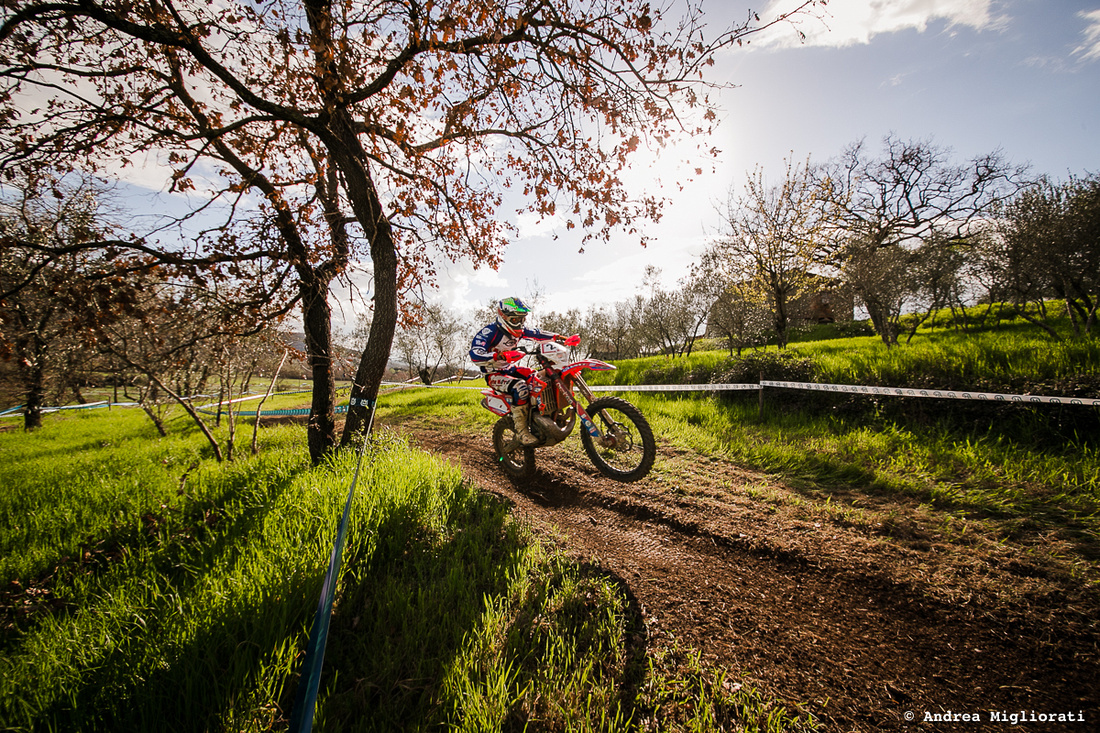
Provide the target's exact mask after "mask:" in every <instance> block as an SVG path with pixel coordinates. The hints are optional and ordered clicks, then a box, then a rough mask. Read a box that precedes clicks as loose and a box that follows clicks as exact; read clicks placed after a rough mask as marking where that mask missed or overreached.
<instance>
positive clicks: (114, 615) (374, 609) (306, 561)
mask: <svg viewBox="0 0 1100 733" xmlns="http://www.w3.org/2000/svg"><path fill="white" fill-rule="evenodd" d="M422 393H423V391H421V394H422ZM431 394H432V395H433V397H432V399H433V400H437V401H438V402H439V403H440V405H441V413H442V414H444V415H445V414H447V412H448V411H451V413H452V416H453V417H455V418H457V417H458V416H459V415H461V414H465V413H466V411H469V410H470V409H471V408H470V407H469V406H468V402H469V401H470V400H473V399H475V398H476V397H477V393H476V392H467V393H457V392H452V393H441V392H439V391H435V392H432V393H431ZM447 394H449V395H450V396H448V397H444V395H447ZM419 399H422V397H421V395H416V394H413V393H410V394H408V395H401V396H399V397H398V396H394V397H392V398H388V400H387V401H388V402H394V401H397V400H404V401H405V406H406V408H408V409H412V410H415V412H416V413H417V414H420V415H423V409H424V405H423V404H420V403H418V402H417V401H418V400H419ZM486 415H488V413H486ZM433 419H434V418H433ZM488 422H491V417H490V419H489V420H488ZM169 428H170V437H169V438H164V439H162V438H158V437H156V434H155V432H154V431H153V429H152V428H151V426H150V425H149V424H148V420H147V419H145V418H144V416H143V415H141V413H139V412H137V411H117V410H116V411H112V412H110V413H107V412H106V411H99V412H97V413H87V414H82V415H79V416H69V415H65V416H57V415H50V416H47V417H46V424H45V427H44V428H43V429H42V430H40V431H37V432H35V433H31V434H24V433H22V432H21V431H8V432H5V433H3V434H0V457H2V461H3V469H4V471H5V473H6V475H7V476H8V477H11V478H13V479H14V480H13V481H9V482H8V483H7V484H6V485H7V486H8V487H11V488H10V489H8V490H5V492H4V494H3V501H4V502H5V505H4V510H5V511H4V514H3V519H2V520H0V521H3V524H0V541H2V542H3V543H4V544H3V547H4V563H5V565H4V571H3V576H2V580H3V582H4V588H5V589H6V590H5V592H4V594H3V595H2V601H3V621H4V626H3V634H2V636H0V648H2V649H3V653H2V655H0V727H3V728H4V729H5V730H66V731H69V730H73V731H85V730H86V731H92V730H112V731H113V730H145V729H157V730H161V729H171V730H203V731H207V730H211V731H213V730H271V729H282V728H283V727H285V725H286V721H287V718H288V716H289V712H290V710H289V708H290V705H291V702H292V699H293V693H294V686H295V683H296V681H297V672H298V667H299V665H300V663H301V655H302V650H303V648H304V645H305V642H306V638H307V635H308V631H309V624H310V623H311V621H312V611H313V608H314V606H315V604H316V600H317V597H318V594H319V591H320V583H321V580H322V576H323V573H324V568H325V566H326V565H327V561H328V554H329V551H330V549H331V543H332V541H333V538H334V534H335V528H336V525H337V522H338V520H339V515H340V513H341V511H342V507H343V501H344V497H345V496H346V492H347V488H348V484H349V481H350V478H351V474H352V472H353V469H354V455H353V454H351V453H347V454H343V455H340V456H338V457H337V458H335V459H334V460H332V461H330V462H329V463H328V464H327V465H323V466H320V467H316V468H312V467H310V466H309V465H308V458H307V455H306V451H305V449H304V446H303V443H304V433H303V431H302V429H301V428H300V427H295V426H284V427H277V428H266V429H264V430H263V431H262V432H261V435H262V442H261V445H262V451H261V453H260V455H258V456H255V457H252V456H248V457H245V458H243V459H240V460H238V461H236V462H233V463H224V464H218V463H216V462H214V461H213V460H212V459H210V458H209V457H208V456H207V455H206V454H205V452H204V447H203V440H202V438H201V436H200V435H198V434H197V431H195V430H194V429H193V428H192V427H191V426H190V424H189V422H188V421H187V419H186V418H185V416H182V415H178V416H175V417H173V418H172V419H171V420H170V422H169ZM222 430H223V431H224V430H225V428H224V427H223V428H222ZM244 432H247V431H244ZM222 437H223V439H224V434H223V435H222ZM238 437H239V439H240V440H241V441H242V442H244V441H245V440H246V439H247V438H246V437H245V436H238ZM249 437H250V436H249ZM238 455H244V453H243V452H241V451H238ZM29 528H33V529H29ZM640 623H641V621H640V612H639V610H638V609H637V608H635V607H633V606H632V605H631V604H630V603H629V602H628V600H627V596H626V594H624V593H623V592H622V590H621V589H620V587H619V586H618V584H617V583H616V582H615V581H614V580H613V579H611V578H608V577H606V576H605V575H603V574H602V573H601V572H600V571H599V570H598V569H597V568H593V567H589V566H578V565H576V564H573V563H570V562H567V561H565V560H564V559H563V558H562V557H561V556H560V555H558V554H557V552H556V551H555V550H554V548H553V547H549V546H546V545H543V544H540V543H539V542H536V541H535V540H534V539H533V538H532V536H531V535H530V534H529V532H528V531H527V530H526V529H525V528H524V527H523V526H521V525H519V524H518V523H517V522H516V521H515V520H514V519H513V518H512V516H511V514H510V513H509V511H508V508H507V506H505V505H504V504H503V503H502V502H500V501H499V500H497V499H495V498H494V497H492V496H491V495H487V494H482V493H479V492H476V491H474V490H472V489H471V488H470V487H469V486H468V485H466V484H465V483H463V481H462V479H461V476H460V474H459V473H458V471H457V470H456V469H454V468H452V467H450V466H448V465H446V464H443V463H441V462H440V461H438V460H437V459H434V458H432V457H431V456H429V455H427V454H425V453H423V452H420V451H416V450H412V449H410V448H409V446H408V445H407V444H405V443H404V442H403V441H402V440H400V439H398V438H396V437H393V436H388V437H387V436H386V434H384V433H383V434H382V435H381V436H380V437H379V439H378V440H377V441H375V444H374V447H373V448H372V449H371V450H370V451H369V452H368V454H367V457H366V461H365V465H364V469H363V473H362V475H361V477H360V483H359V488H358V491H357V494H356V500H355V504H354V507H353V511H352V515H351V523H350V529H349V537H348V544H347V547H346V550H345V559H344V571H343V574H342V577H341V581H340V586H339V593H338V599H337V604H336V608H335V612H334V615H333V621H332V631H331V637H330V640H329V646H328V652H327V655H326V664H325V672H324V675H323V677H322V681H321V696H320V701H319V703H318V709H317V717H316V719H315V729H316V730H395V729H398V730H401V729H403V730H420V729H424V728H439V727H442V728H453V729H456V730H496V729H500V728H511V727H520V728H522V727H523V726H524V725H527V724H529V725H531V726H532V727H534V728H537V729H540V730H608V731H611V730H631V729H634V728H635V727H636V726H637V724H638V723H639V721H641V720H643V719H645V720H653V721H657V724H658V725H659V727H660V728H661V729H662V730H699V729H700V728H699V725H704V728H703V729H705V727H706V725H707V724H705V721H708V720H719V721H722V722H723V724H725V725H727V726H729V727H732V726H734V725H738V726H741V727H742V728H743V729H745V730H761V731H772V732H775V733H778V732H779V731H791V730H809V729H812V728H813V726H812V724H811V723H810V722H809V721H808V720H807V719H806V718H805V717H804V716H803V717H801V718H800V717H797V716H795V715H792V714H789V713H788V712H787V711H786V710H784V709H783V708H782V707H780V706H777V705H775V704H774V703H773V702H771V701H768V700H765V699H763V698H762V697H761V696H760V695H759V693H757V692H755V691H754V690H753V689H752V688H751V687H747V686H746V687H744V688H741V687H740V686H737V688H738V689H736V690H734V689H733V686H731V685H729V684H727V682H728V681H727V680H726V678H724V677H722V676H721V675H720V674H718V673H717V672H715V671H713V670H710V669H708V668H706V667H705V666H703V665H701V664H699V662H698V659H697V657H691V654H690V651H684V652H682V656H683V657H684V660H686V661H683V660H681V663H677V664H671V663H670V662H669V660H668V659H666V658H665V657H664V656H660V657H654V656H650V655H648V654H647V653H646V650H644V649H642V648H640V647H639V646H638V645H637V644H636V643H635V642H634V641H632V640H633V639H634V638H636V636H637V632H638V629H639V625H640ZM684 710H690V711H694V712H693V714H692V716H688V717H685V716H684V713H683V711H684ZM701 721H702V722H701Z"/></svg>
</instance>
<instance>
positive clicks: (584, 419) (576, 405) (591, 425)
mask: <svg viewBox="0 0 1100 733" xmlns="http://www.w3.org/2000/svg"><path fill="white" fill-rule="evenodd" d="M557 385H558V393H559V394H561V395H563V396H564V397H565V399H566V400H568V401H569V404H571V405H573V409H574V410H576V412H577V417H579V418H580V419H581V425H582V426H583V427H584V429H585V430H587V431H588V434H589V435H591V436H592V437H593V438H595V439H596V441H597V442H598V443H599V444H600V445H601V446H602V447H604V448H614V447H615V443H616V442H617V441H616V440H615V436H614V435H613V434H608V435H604V434H603V433H602V432H600V429H599V427H598V426H597V425H596V421H595V420H593V419H592V418H591V417H589V415H588V412H587V411H586V410H585V409H584V408H583V407H582V406H581V403H580V400H578V399H577V398H576V397H574V396H573V390H572V389H570V388H569V386H567V385H565V384H563V383H562V382H560V381H559V382H557ZM572 385H573V386H576V388H577V391H578V392H580V393H581V394H582V395H583V396H584V399H585V401H587V402H588V403H589V404H591V403H592V402H593V401H594V400H595V397H594V396H593V395H592V390H591V389H589V387H588V384H587V383H586V382H585V381H584V378H583V377H581V375H579V374H575V375H573V378H572ZM596 414H597V415H599V416H600V417H602V418H603V420H604V423H605V424H606V425H614V424H615V421H614V420H612V419H611V418H610V417H608V416H607V413H606V412H604V411H603V410H600V412H598V413H596Z"/></svg>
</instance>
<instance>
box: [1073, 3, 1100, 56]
mask: <svg viewBox="0 0 1100 733" xmlns="http://www.w3.org/2000/svg"><path fill="white" fill-rule="evenodd" d="M1077 17H1078V18H1083V19H1084V20H1085V21H1086V22H1087V23H1088V27H1086V28H1085V30H1084V36H1085V42H1084V43H1082V44H1081V45H1080V46H1078V47H1077V48H1075V49H1073V54H1074V55H1075V56H1080V57H1081V59H1082V60H1083V61H1093V60H1095V59H1100V9H1098V10H1089V11H1081V12H1080V13H1078V14H1077Z"/></svg>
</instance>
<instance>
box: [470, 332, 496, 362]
mask: <svg viewBox="0 0 1100 733" xmlns="http://www.w3.org/2000/svg"><path fill="white" fill-rule="evenodd" d="M498 343H500V332H499V330H498V329H497V328H496V326H495V324H492V323H490V324H489V325H488V326H486V327H485V328H483V329H481V330H480V331H478V332H477V335H476V336H474V342H473V344H472V345H471V348H470V361H472V362H473V363H474V364H477V365H478V366H490V365H492V363H493V357H494V356H496V352H495V351H493V347H494V346H496V345H497V344H498Z"/></svg>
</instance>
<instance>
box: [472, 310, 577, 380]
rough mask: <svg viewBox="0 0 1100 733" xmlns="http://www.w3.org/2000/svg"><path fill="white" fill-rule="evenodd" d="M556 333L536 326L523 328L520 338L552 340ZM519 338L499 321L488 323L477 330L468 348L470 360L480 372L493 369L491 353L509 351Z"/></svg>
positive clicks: (484, 372) (514, 346)
mask: <svg viewBox="0 0 1100 733" xmlns="http://www.w3.org/2000/svg"><path fill="white" fill-rule="evenodd" d="M555 336H557V334H556V333H551V332H549V331H542V330H540V329H537V328H524V329H523V336H521V337H520V338H524V339H530V340H531V341H552V340H553V339H554V337H555ZM520 338H516V337H515V336H513V335H512V334H510V333H508V332H507V331H506V330H504V328H503V327H502V326H501V325H500V324H499V323H495V322H494V323H490V324H489V325H488V326H486V327H485V328H483V329H481V330H480V331H478V332H477V335H476V336H474V342H473V345H472V347H471V348H470V360H471V361H472V362H473V363H474V364H477V366H478V367H479V368H480V369H481V373H482V374H487V373H489V372H490V371H493V354H495V353H497V352H499V351H511V350H512V349H515V348H516V346H517V345H518V344H519V341H520Z"/></svg>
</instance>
